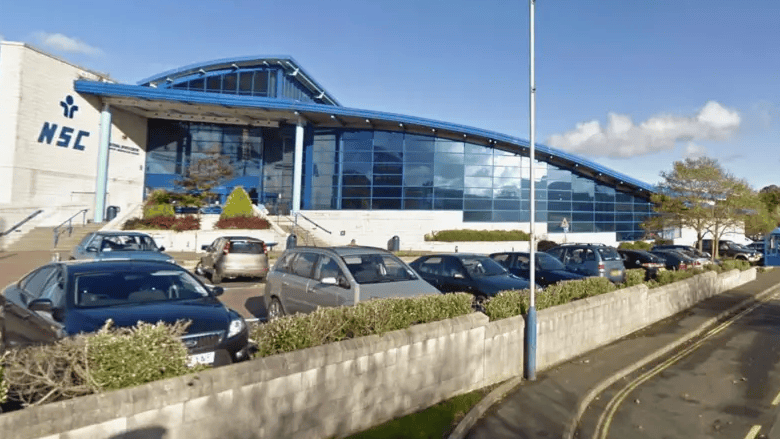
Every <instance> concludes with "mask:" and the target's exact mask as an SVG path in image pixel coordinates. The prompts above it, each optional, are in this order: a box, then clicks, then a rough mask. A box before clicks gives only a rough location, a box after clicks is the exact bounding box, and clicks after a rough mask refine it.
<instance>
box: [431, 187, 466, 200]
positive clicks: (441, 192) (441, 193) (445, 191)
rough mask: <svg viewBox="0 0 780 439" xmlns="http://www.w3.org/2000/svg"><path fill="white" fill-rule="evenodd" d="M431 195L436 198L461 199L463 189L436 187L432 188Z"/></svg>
mask: <svg viewBox="0 0 780 439" xmlns="http://www.w3.org/2000/svg"><path fill="white" fill-rule="evenodd" d="M433 195H434V197H436V198H458V199H463V189H457V188H442V187H437V188H434V189H433Z"/></svg>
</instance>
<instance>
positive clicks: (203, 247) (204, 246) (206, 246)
mask: <svg viewBox="0 0 780 439" xmlns="http://www.w3.org/2000/svg"><path fill="white" fill-rule="evenodd" d="M209 247H210V246H208V245H201V246H200V249H201V250H205V251H209Z"/></svg>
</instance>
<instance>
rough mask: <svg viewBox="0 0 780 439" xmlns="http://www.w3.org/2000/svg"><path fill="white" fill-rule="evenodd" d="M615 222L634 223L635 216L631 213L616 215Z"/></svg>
mask: <svg viewBox="0 0 780 439" xmlns="http://www.w3.org/2000/svg"><path fill="white" fill-rule="evenodd" d="M615 221H634V214H633V213H630V212H620V213H615Z"/></svg>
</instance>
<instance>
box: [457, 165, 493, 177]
mask: <svg viewBox="0 0 780 439" xmlns="http://www.w3.org/2000/svg"><path fill="white" fill-rule="evenodd" d="M464 169H465V170H464V173H465V176H466V177H491V178H492V177H493V167H492V166H471V165H466V167H465V168H464Z"/></svg>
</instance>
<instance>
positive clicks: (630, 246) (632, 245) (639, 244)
mask: <svg viewBox="0 0 780 439" xmlns="http://www.w3.org/2000/svg"><path fill="white" fill-rule="evenodd" d="M618 248H620V249H626V250H645V251H649V250H650V249H651V248H653V245H652V244H650V243H649V242H645V241H634V242H627V241H626V242H621V243H620V245H618Z"/></svg>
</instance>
